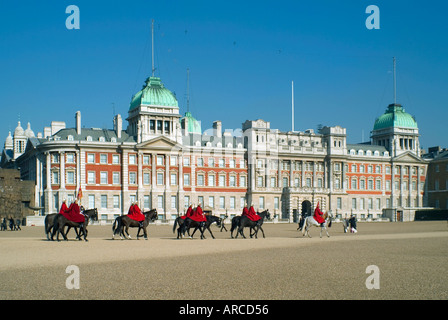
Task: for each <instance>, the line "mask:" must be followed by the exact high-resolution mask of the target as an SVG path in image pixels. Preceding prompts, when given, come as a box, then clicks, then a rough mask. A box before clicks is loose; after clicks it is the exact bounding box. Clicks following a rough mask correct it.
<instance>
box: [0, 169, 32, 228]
mask: <svg viewBox="0 0 448 320" xmlns="http://www.w3.org/2000/svg"><path fill="white" fill-rule="evenodd" d="M34 187H35V186H34V181H23V180H22V179H20V171H19V170H17V169H0V219H1V220H3V218H7V219H8V218H24V217H26V216H27V215H31V214H33V210H32V209H30V206H31V208H32V206H33V205H34Z"/></svg>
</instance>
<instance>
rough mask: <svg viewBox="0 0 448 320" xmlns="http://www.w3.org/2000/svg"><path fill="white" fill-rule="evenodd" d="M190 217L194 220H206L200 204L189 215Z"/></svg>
mask: <svg viewBox="0 0 448 320" xmlns="http://www.w3.org/2000/svg"><path fill="white" fill-rule="evenodd" d="M190 219H192V220H194V221H196V222H202V221H207V217H206V216H205V214H204V212H202V209H201V207H200V206H198V207H197V208H196V210H194V211H193V214H192V215H191V216H190Z"/></svg>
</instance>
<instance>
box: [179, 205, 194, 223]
mask: <svg viewBox="0 0 448 320" xmlns="http://www.w3.org/2000/svg"><path fill="white" fill-rule="evenodd" d="M192 214H193V205H192V204H190V206H189V207H188V209H187V213H186V214H185V215H184V216H181V217H180V218H181V219H183V220H185V219H186V218H190V217H191V215H192Z"/></svg>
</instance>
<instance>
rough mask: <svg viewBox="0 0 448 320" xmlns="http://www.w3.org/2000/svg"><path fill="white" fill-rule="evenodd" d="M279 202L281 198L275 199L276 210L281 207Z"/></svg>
mask: <svg viewBox="0 0 448 320" xmlns="http://www.w3.org/2000/svg"><path fill="white" fill-rule="evenodd" d="M279 200H280V199H279V197H275V198H274V209H278V208H279V207H280V204H279V202H280V201H279Z"/></svg>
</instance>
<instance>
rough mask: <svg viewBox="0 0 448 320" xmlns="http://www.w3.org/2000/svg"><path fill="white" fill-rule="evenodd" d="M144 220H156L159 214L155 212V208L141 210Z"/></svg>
mask: <svg viewBox="0 0 448 320" xmlns="http://www.w3.org/2000/svg"><path fill="white" fill-rule="evenodd" d="M143 214H144V215H145V218H146V220H150V221H151V222H153V221H155V220H157V219H158V218H159V215H158V214H157V209H151V210H149V211H146V212H143Z"/></svg>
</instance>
